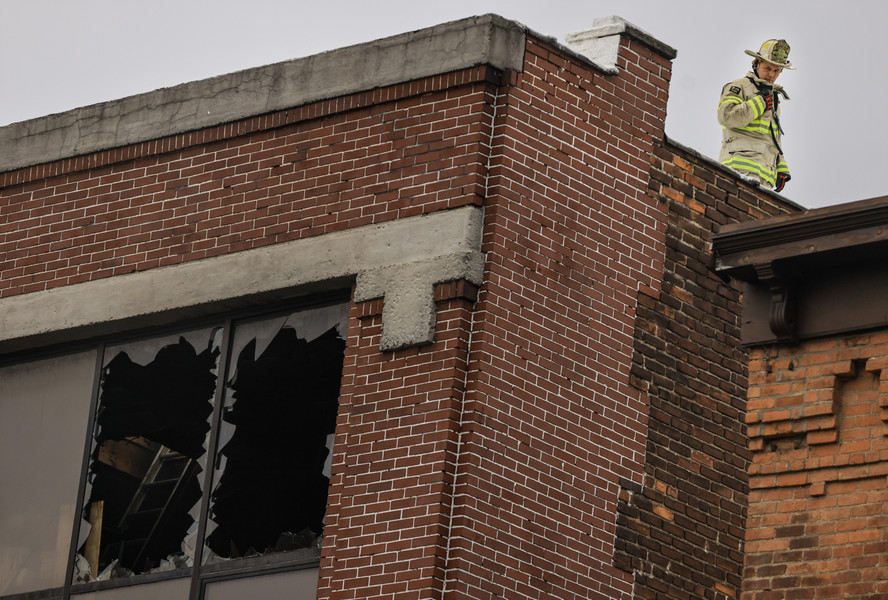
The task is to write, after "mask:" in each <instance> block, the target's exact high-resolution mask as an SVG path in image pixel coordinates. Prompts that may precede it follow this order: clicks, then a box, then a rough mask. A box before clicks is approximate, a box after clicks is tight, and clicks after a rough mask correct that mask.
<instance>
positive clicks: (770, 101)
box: [759, 91, 774, 113]
mask: <svg viewBox="0 0 888 600" xmlns="http://www.w3.org/2000/svg"><path fill="white" fill-rule="evenodd" d="M759 96H761V97H762V100H764V101H765V110H764V111H763V113H764V112H767V111H769V110H770V111H773V110H774V94H772V93H771V92H765V91H761V92H759Z"/></svg>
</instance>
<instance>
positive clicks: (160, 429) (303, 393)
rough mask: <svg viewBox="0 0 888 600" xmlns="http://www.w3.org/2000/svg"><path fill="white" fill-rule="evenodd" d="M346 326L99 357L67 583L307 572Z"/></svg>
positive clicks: (323, 492)
mask: <svg viewBox="0 0 888 600" xmlns="http://www.w3.org/2000/svg"><path fill="white" fill-rule="evenodd" d="M347 316H348V302H347V301H339V302H333V303H329V304H315V305H313V306H311V307H305V308H302V309H300V310H297V311H295V312H291V313H278V314H275V315H271V316H269V315H266V316H263V317H261V318H251V319H244V320H240V321H228V322H227V324H225V325H224V326H222V325H221V324H219V326H207V327H205V328H203V329H199V330H190V331H186V332H182V333H181V334H176V335H164V336H160V337H156V338H151V339H141V340H136V341H131V342H127V343H124V344H120V345H116V346H109V347H106V348H105V350H104V353H103V356H100V358H99V360H100V362H101V365H102V368H101V377H100V380H99V382H98V386H97V387H98V390H97V392H98V394H97V395H98V397H97V399H96V400H95V403H96V413H95V419H94V420H93V423H92V424H91V425H92V431H91V433H90V434H89V435H90V437H91V440H92V446H91V451H90V454H89V457H88V461H87V462H88V464H87V473H86V481H85V483H83V489H82V493H83V504H82V506H81V507H80V516H81V520H80V527H79V533H78V539H77V540H76V542H75V543H74V547H75V548H76V552H75V560H74V568H73V577H72V583H73V584H82V583H90V582H102V581H107V580H111V579H125V578H130V577H133V576H139V575H148V574H153V576H152V577H146V578H143V579H141V580H140V582H146V583H147V582H156V581H158V580H161V579H178V578H180V577H188V576H190V577H192V578H193V581H196V580H200V579H202V578H204V577H211V578H213V579H214V580H221V579H222V578H224V576H223V575H221V573H224V572H225V571H227V570H229V569H232V572H233V573H237V574H238V575H237V576H241V572H240V571H241V569H243V568H247V569H255V570H256V572H257V573H262V572H265V571H268V570H274V569H275V568H276V567H273V566H270V565H272V564H280V563H281V560H279V559H269V561H270V562H266V561H262V562H254V563H250V562H249V561H247V562H246V563H244V562H243V561H241V562H240V563H239V565H241V566H238V565H235V564H232V565H231V566H230V567H229V566H227V565H225V564H222V563H224V562H225V561H235V560H237V559H242V558H247V557H252V556H259V555H268V554H274V553H282V552H290V551H296V554H294V555H291V557H290V558H289V559H288V558H287V557H280V559H282V560H283V561H284V562H286V561H288V560H289V561H290V564H297V563H293V562H292V561H293V560H296V561H297V562H299V561H303V562H299V564H304V561H316V560H317V558H318V557H319V555H320V552H319V549H320V546H321V543H322V539H323V528H324V518H325V514H326V506H327V491H328V487H329V481H330V468H331V451H332V447H333V434H334V431H335V427H336V418H337V413H338V408H339V391H340V380H341V377H342V367H343V359H344V355H345V345H346V342H345V326H346V321H347ZM223 340H227V342H226V344H225V347H223ZM223 360H224V363H223V362H222V361H223ZM216 402H218V404H215V403H216ZM208 469H209V471H208ZM202 519H203V520H202ZM294 557H295V558H294ZM243 565H247V566H246V567H244V566H243ZM288 568H290V567H288ZM169 571H176V572H175V573H169ZM121 583H123V584H124V585H129V582H121ZM133 583H135V582H133ZM80 591H83V590H82V589H81V590H80ZM78 593H79V592H78Z"/></svg>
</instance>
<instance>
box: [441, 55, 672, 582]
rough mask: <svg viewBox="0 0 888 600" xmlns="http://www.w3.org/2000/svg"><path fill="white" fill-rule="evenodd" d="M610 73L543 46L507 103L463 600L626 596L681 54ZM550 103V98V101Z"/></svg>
mask: <svg viewBox="0 0 888 600" xmlns="http://www.w3.org/2000/svg"><path fill="white" fill-rule="evenodd" d="M628 51H629V53H630V54H631V55H632V56H633V58H637V59H638V61H639V67H638V68H635V67H632V68H629V69H628V70H626V71H623V72H621V74H620V75H619V76H603V75H602V74H601V73H600V72H598V71H595V70H593V69H591V68H589V67H588V66H584V65H579V64H576V63H572V62H570V61H569V60H568V59H567V57H566V56H564V55H563V54H560V53H559V52H558V51H556V50H555V49H554V48H552V47H550V46H548V45H547V44H545V43H541V42H540V41H539V40H531V42H530V44H529V45H528V55H527V64H526V68H525V71H524V72H523V73H521V74H515V73H512V74H509V76H510V78H509V79H508V83H509V84H510V85H511V86H513V87H510V88H507V89H502V90H501V97H500V98H499V102H498V106H497V112H496V116H497V129H496V131H495V134H494V140H493V149H492V153H493V156H494V160H493V161H492V167H491V180H490V192H489V196H488V200H487V202H486V203H485V210H486V222H485V229H484V245H483V250H484V251H485V252H487V260H488V273H487V275H486V277H485V283H484V285H483V286H482V287H481V290H480V294H479V300H478V305H477V308H476V316H475V328H474V332H473V337H472V341H471V351H470V355H469V383H468V387H467V393H466V401H465V407H464V415H463V418H462V438H461V440H462V447H461V449H460V461H459V467H458V472H457V486H458V487H457V490H456V502H457V504H456V508H455V510H454V523H453V531H452V534H451V540H450V544H451V548H450V551H449V556H450V561H449V564H450V571H451V572H450V573H449V574H448V583H447V589H448V592H449V593H448V594H447V595H446V597H449V598H477V599H487V598H584V599H586V598H588V599H596V598H599V599H613V598H629V597H630V596H631V590H632V579H631V577H629V576H627V575H626V574H625V573H623V572H621V571H620V570H618V569H615V568H614V567H613V566H612V565H611V562H612V554H613V543H614V541H613V540H614V524H615V513H616V503H617V493H618V490H619V485H618V482H619V480H620V479H621V478H628V479H633V480H639V478H640V474H641V463H642V460H643V452H644V443H645V439H646V413H647V406H646V405H645V402H644V399H643V398H642V397H641V395H640V394H639V392H638V390H636V389H634V388H632V387H631V386H630V385H629V384H628V369H629V363H630V358H631V354H632V333H633V322H634V316H635V302H636V296H637V294H638V289H639V288H642V289H645V290H654V289H656V288H657V287H658V286H659V281H660V277H661V269H662V254H663V225H664V224H663V213H662V209H661V207H660V206H659V205H658V204H657V202H656V201H653V200H652V199H651V198H650V197H648V196H647V195H646V193H645V192H646V190H647V181H648V171H649V167H650V153H651V150H652V147H653V145H652V144H653V139H654V138H656V137H662V127H663V119H664V118H665V101H666V86H667V84H668V80H669V68H670V64H669V62H668V61H666V60H665V59H661V58H659V57H657V56H655V55H653V53H652V52H650V51H649V50H647V49H646V48H645V47H643V46H641V45H638V44H635V43H632V44H630V45H629V48H628ZM544 106H545V108H543V107H544Z"/></svg>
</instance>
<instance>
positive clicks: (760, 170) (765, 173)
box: [722, 156, 789, 185]
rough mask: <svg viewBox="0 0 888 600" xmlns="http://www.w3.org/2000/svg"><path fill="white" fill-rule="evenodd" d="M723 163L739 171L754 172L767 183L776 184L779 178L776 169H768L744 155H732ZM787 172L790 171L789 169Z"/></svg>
mask: <svg viewBox="0 0 888 600" xmlns="http://www.w3.org/2000/svg"><path fill="white" fill-rule="evenodd" d="M722 164H723V165H725V166H726V167H730V168H731V169H735V170H737V171H748V172H749V173H754V174H756V175H758V176H759V178H761V179H762V180H763V181H762V182H763V183H767V184H768V185H774V182H775V181H776V180H777V174H776V173H774V171H772V170H770V169H766V168H765V167H763V166H762V165H760V164H759V163H757V162H755V161H754V160H751V159H748V158H744V157H742V156H732V157H731V158H729V159H728V160H726V161H725V162H723V163H722ZM787 172H789V171H788V170H787Z"/></svg>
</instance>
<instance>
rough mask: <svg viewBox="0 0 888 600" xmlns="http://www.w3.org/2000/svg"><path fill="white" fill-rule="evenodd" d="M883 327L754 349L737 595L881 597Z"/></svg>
mask: <svg viewBox="0 0 888 600" xmlns="http://www.w3.org/2000/svg"><path fill="white" fill-rule="evenodd" d="M886 356H888V333H886V332H877V333H872V334H862V335H846V336H842V337H834V338H828V339H822V340H817V341H810V342H804V343H801V344H799V345H797V346H780V347H776V348H756V349H755V350H753V351H752V353H751V361H750V365H749V379H750V386H749V403H748V406H747V413H746V421H747V423H748V427H749V436H750V447H751V449H752V451H753V463H752V466H751V468H750V481H749V485H750V488H751V490H750V500H749V520H748V523H747V532H746V540H747V542H746V551H747V555H746V567H745V572H744V582H743V583H744V585H743V594H742V596H741V598H742V599H743V600H770V599H773V598H787V599H791V598H814V597H816V598H822V599H824V600H827V599H839V598H841V599H845V600H847V599H855V600H856V599H864V598H884V597H888V484H886V475H888V437H886V434H888V368H886V367H888V359H886Z"/></svg>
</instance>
